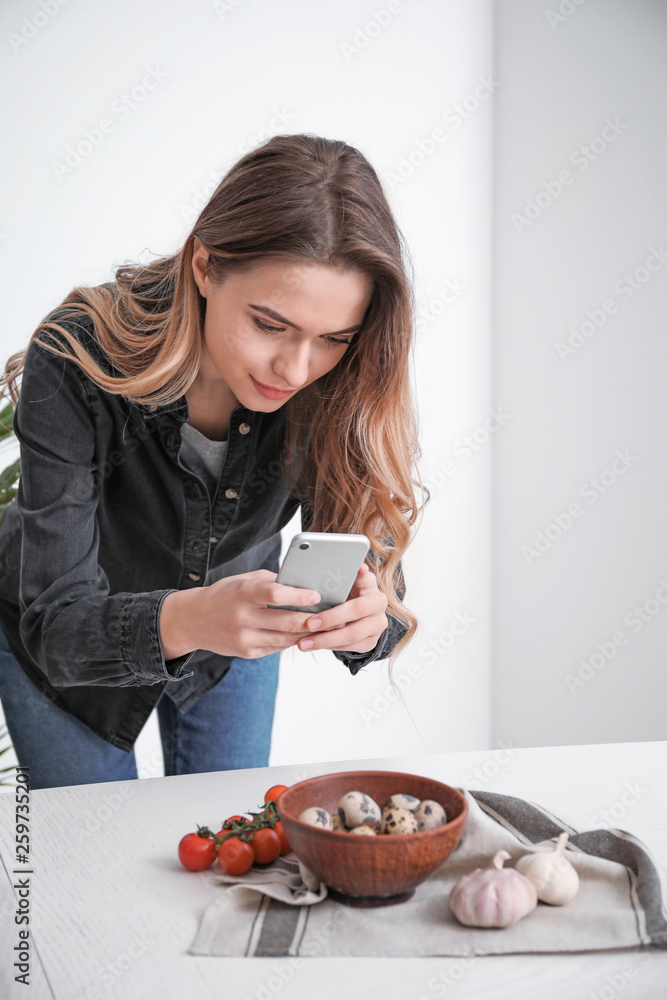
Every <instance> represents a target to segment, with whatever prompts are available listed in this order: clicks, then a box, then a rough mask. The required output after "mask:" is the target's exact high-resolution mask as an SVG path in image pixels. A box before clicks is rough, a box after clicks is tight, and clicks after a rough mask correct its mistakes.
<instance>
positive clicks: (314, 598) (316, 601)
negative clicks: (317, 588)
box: [308, 593, 320, 604]
mask: <svg viewBox="0 0 667 1000" xmlns="http://www.w3.org/2000/svg"><path fill="white" fill-rule="evenodd" d="M308 603H309V604H319V603H320V595H319V594H314V593H313V594H311V595H310V601H309V602H308Z"/></svg>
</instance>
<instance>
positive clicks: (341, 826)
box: [331, 813, 347, 833]
mask: <svg viewBox="0 0 667 1000" xmlns="http://www.w3.org/2000/svg"><path fill="white" fill-rule="evenodd" d="M331 823H332V827H331V829H332V830H340V832H341V833H345V832H346V831H347V827H346V826H345V823H343V821H342V819H341V818H340V816H339V815H338V813H333V814H332V816H331Z"/></svg>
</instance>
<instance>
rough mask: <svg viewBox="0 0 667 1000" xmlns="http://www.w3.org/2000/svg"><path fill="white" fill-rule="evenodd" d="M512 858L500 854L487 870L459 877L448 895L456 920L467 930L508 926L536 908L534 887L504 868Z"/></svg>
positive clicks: (501, 852)
mask: <svg viewBox="0 0 667 1000" xmlns="http://www.w3.org/2000/svg"><path fill="white" fill-rule="evenodd" d="M509 857H510V855H509V854H508V853H507V851H498V852H497V854H495V855H494V857H493V859H492V860H491V863H490V865H489V866H488V867H487V868H476V869H475V870H474V872H471V873H470V874H469V875H464V876H463V878H460V879H459V881H458V882H457V883H456V885H455V886H454V888H453V889H452V891H451V893H450V896H449V905H450V907H451V910H452V913H453V914H454V916H455V917H456V919H457V920H458V921H459V922H460V923H462V924H466V925H467V926H468V927H509V926H510V924H515V923H516V922H517V920H521V918H522V917H525V916H526V915H527V914H528V913H532V911H533V910H534V909H535V907H536V906H537V892H536V890H535V886H534V885H533V883H532V882H530V881H529V880H528V879H527V878H526V877H525V876H524V875H522V874H521V872H518V871H516V870H515V869H514V868H503V867H502V865H503V862H504V861H507V859H508V858H509Z"/></svg>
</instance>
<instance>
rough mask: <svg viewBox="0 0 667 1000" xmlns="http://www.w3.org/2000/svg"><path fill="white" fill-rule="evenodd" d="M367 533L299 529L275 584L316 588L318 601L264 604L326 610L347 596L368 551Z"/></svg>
mask: <svg viewBox="0 0 667 1000" xmlns="http://www.w3.org/2000/svg"><path fill="white" fill-rule="evenodd" d="M370 547H371V543H370V539H369V538H367V537H366V535H354V534H345V533H344V532H340V533H338V532H329V531H300V532H299V533H298V534H296V535H295V536H294V538H292V540H291V542H290V544H289V548H288V550H287V552H286V553H285V558H284V559H283V561H282V564H281V566H280V569H279V570H278V576H277V577H276V583H283V584H286V585H287V586H288V587H299V588H307V589H308V590H316V591H317V593H318V594H319V595H320V597H321V598H322V600H321V601H320V603H319V604H309V605H307V606H306V605H303V604H302V605H291V604H267V608H276V609H277V610H278V611H305V612H307V613H308V614H314V613H315V612H316V611H327V610H328V609H329V608H335V607H336V606H337V605H338V604H344V603H345V601H346V600H347V599H348V597H349V594H350V591H351V590H352V585H353V584H354V581H355V580H356V578H357V573H358V572H359V570H360V569H361V564H362V563H363V561H364V559H365V558H366V555H367V554H368V550H369V549H370Z"/></svg>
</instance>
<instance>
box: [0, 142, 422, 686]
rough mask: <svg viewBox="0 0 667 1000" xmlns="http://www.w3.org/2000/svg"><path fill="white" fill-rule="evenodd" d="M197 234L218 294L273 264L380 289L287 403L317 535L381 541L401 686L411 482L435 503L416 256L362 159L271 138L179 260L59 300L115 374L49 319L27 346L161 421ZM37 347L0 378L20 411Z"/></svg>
mask: <svg viewBox="0 0 667 1000" xmlns="http://www.w3.org/2000/svg"><path fill="white" fill-rule="evenodd" d="M195 237H198V238H199V239H200V240H201V242H202V244H203V246H204V248H205V249H206V250H208V251H209V254H210V256H209V258H208V262H207V270H208V274H209V275H210V277H211V279H212V280H213V281H214V282H215V281H216V280H219V281H223V280H224V278H225V277H226V276H227V275H229V274H231V273H238V272H241V271H247V270H250V269H252V268H253V267H254V266H256V265H257V264H259V263H262V262H266V261H268V260H278V261H291V262H295V263H301V264H303V263H306V264H317V265H324V266H329V267H334V268H336V269H338V270H342V271H347V270H353V271H358V272H360V273H362V274H364V275H367V276H368V277H369V278H370V279H371V280H372V281H373V294H372V298H371V302H370V305H369V307H368V310H367V313H366V316H365V319H364V322H363V325H362V328H361V330H360V331H359V332H358V333H357V334H356V335H355V336H354V338H353V339H352V342H351V344H350V347H348V349H347V350H346V351H345V353H344V355H343V357H342V358H341V360H340V361H339V362H338V363H337V364H336V365H335V366H334V368H332V369H331V370H330V371H329V372H327V373H326V374H325V375H324V376H322V377H321V378H319V379H317V380H316V381H315V382H313V383H311V384H310V385H308V386H306V387H305V388H304V389H302V390H301V391H299V392H298V393H295V394H294V396H292V397H291V398H290V399H289V400H288V401H287V403H286V404H285V411H286V437H285V456H286V457H285V466H284V472H285V477H286V483H287V484H288V488H289V490H290V492H291V494H292V495H293V496H295V497H297V498H298V499H300V500H301V501H302V502H303V503H304V504H305V509H307V510H308V512H309V513H310V514H312V519H311V521H310V524H309V526H308V527H309V530H312V531H342V532H360V533H362V534H365V535H367V536H368V538H369V539H370V541H371V548H370V551H369V555H368V557H367V560H366V561H367V563H368V565H369V568H370V569H372V570H373V572H374V573H375V575H376V578H377V583H378V588H379V589H380V590H382V592H383V593H384V594H385V595H386V597H387V601H388V606H387V609H386V610H387V613H389V612H392V613H393V614H394V616H395V617H396V618H397V619H398V620H399V621H400V622H402V623H403V624H404V625H406V626H407V632H406V634H405V636H404V637H403V638H402V639H401V641H400V642H399V643H398V645H397V646H396V648H395V650H394V651H393V653H392V654H391V655H390V659H389V676H390V678H391V675H392V666H393V663H394V660H395V659H396V657H397V656H398V655H399V653H400V652H401V650H402V649H403V648H404V647H405V646H406V645H407V643H409V642H410V640H411V639H412V637H413V635H414V634H415V632H416V631H417V627H418V621H417V619H416V617H415V616H414V615H413V614H412V613H411V612H410V611H409V610H408V608H407V607H406V606H405V605H404V604H403V603H402V602H401V600H400V598H399V597H398V595H397V593H396V589H397V587H399V586H401V585H402V584H403V583H404V580H403V578H402V576H401V574H400V570H399V567H398V562H399V559H400V558H401V556H402V555H403V553H404V551H405V550H406V548H407V546H408V545H409V543H410V541H411V538H410V534H411V531H410V529H411V528H412V527H413V525H414V524H415V521H416V518H417V514H418V511H419V510H420V509H421V508H420V507H418V506H417V501H416V498H415V494H414V490H413V486H415V485H419V487H420V489H421V491H422V493H425V494H426V495H427V501H428V499H430V495H429V491H428V489H427V488H426V487H425V486H424V485H423V484H422V481H421V477H420V476H419V471H418V467H417V461H418V459H419V458H420V457H421V449H420V447H419V443H418V428H417V415H416V410H415V407H414V404H413V399H412V391H411V386H410V374H409V358H410V350H411V345H412V340H413V328H414V297H413V290H412V285H411V282H410V281H409V280H408V277H407V274H406V262H407V261H408V260H409V255H408V251H407V248H406V246H405V241H404V239H403V236H402V234H401V232H400V230H399V228H398V226H397V224H396V222H395V220H394V218H393V216H392V213H391V209H390V207H389V204H388V202H387V199H386V197H385V194H384V192H383V190H382V186H381V184H380V181H379V179H378V177H377V174H376V173H375V171H374V169H373V167H372V166H371V165H370V163H369V162H368V161H367V159H366V158H365V157H364V156H363V154H362V153H361V152H360V151H359V150H358V149H355V148H354V147H352V146H349V145H347V144H346V143H345V142H342V141H339V140H330V139H324V138H322V137H320V136H316V135H312V134H310V133H307V134H302V135H277V136H274V137H273V138H271V139H269V140H267V141H266V142H264V143H262V144H261V145H260V146H258V147H257V148H255V149H254V150H252V151H251V152H249V153H247V154H245V155H244V156H243V157H241V159H239V160H238V161H237V162H236V163H235V164H234V166H232V168H231V169H230V170H229V171H228V172H227V173H226V174H225V176H224V177H223V178H222V180H221V181H220V184H219V185H218V187H217V188H216V190H215V191H214V192H213V194H212V195H211V198H210V200H209V202H208V204H207V205H206V206H205V207H204V209H203V210H202V212H201V214H200V215H199V218H198V219H197V221H196V223H195V225H194V227H193V229H192V231H191V232H190V234H189V236H188V237H187V239H186V240H185V243H184V245H183V247H182V249H181V250H180V251H179V252H178V253H175V254H172V255H171V256H167V257H162V258H160V259H158V260H155V261H154V262H152V263H149V264H146V265H139V264H131V265H127V264H125V265H122V266H120V267H118V268H117V269H116V272H115V289H114V290H112V289H111V288H108V287H105V286H104V285H99V286H92V287H91V286H77V287H76V288H74V289H73V290H72V291H71V292H70V293H69V295H67V297H66V298H65V299H64V300H63V303H62V307H64V306H70V307H71V309H70V312H69V313H68V314H67V315H66V316H65V317H63V318H69V317H70V316H72V317H77V316H78V317H80V316H82V315H86V316H88V317H90V318H92V320H93V321H94V324H95V331H96V338H97V340H98V341H99V343H100V344H101V346H102V347H103V349H104V352H105V353H106V355H107V356H108V358H109V359H110V361H111V362H112V364H113V366H114V368H115V369H116V370H117V371H118V372H119V374H118V376H115V375H109V374H108V373H107V372H105V371H104V370H103V369H102V368H100V367H99V365H98V364H97V363H96V362H95V361H94V360H93V359H92V357H91V356H90V355H89V353H88V352H87V351H86V350H85V348H84V347H83V346H82V345H81V344H80V343H79V342H78V341H77V340H76V339H75V338H74V337H73V336H72V335H71V334H70V333H69V332H68V331H67V330H66V329H64V328H63V327H62V326H61V325H59V324H58V323H56V322H54V321H51V322H49V321H47V320H46V319H45V320H43V321H42V322H41V323H40V324H39V326H38V327H37V329H36V330H35V331H34V333H33V334H32V337H31V338H30V342H29V344H28V347H29V346H30V343H32V341H33V340H34V339H35V338H36V337H37V335H38V334H39V333H40V332H42V331H43V330H46V331H48V330H49V329H55V330H57V331H58V332H59V333H61V334H62V335H63V336H64V337H65V338H66V339H67V341H68V342H69V344H70V345H71V348H72V352H73V353H72V354H70V353H69V352H64V351H62V350H59V349H58V348H57V347H56V346H55V345H54V344H52V343H45V342H44V341H42V340H38V343H39V344H41V345H42V346H43V347H45V348H47V349H49V350H51V351H53V352H54V353H56V354H59V355H61V356H63V357H67V358H71V359H72V360H73V361H74V362H75V363H76V364H78V365H79V366H80V368H82V369H83V371H84V372H85V373H86V375H88V377H89V378H90V379H91V380H92V381H93V382H94V383H95V384H96V385H97V386H99V387H100V388H101V389H103V390H105V391H106V392H109V393H112V394H116V395H122V396H124V397H126V398H127V399H129V400H131V401H133V402H135V403H143V404H145V405H147V406H149V408H150V409H151V410H153V409H155V407H156V406H157V405H162V404H165V403H170V402H173V401H175V400H176V399H178V398H179V397H180V396H182V395H183V394H184V393H185V392H186V390H187V389H188V388H189V387H190V386H191V385H192V383H193V382H194V380H195V377H196V375H197V372H198V370H199V364H200V358H201V351H202V332H203V319H204V309H205V299H203V298H202V296H201V295H200V293H199V289H198V287H197V284H196V282H195V279H194V275H193V272H192V256H193V251H194V241H195ZM59 308H60V307H59ZM28 347H26V348H25V350H23V351H19V352H17V353H16V354H12V355H11V357H10V358H9V359H8V361H7V363H6V365H5V375H4V377H3V378H0V386H1V385H2V384H6V386H7V389H8V391H9V396H10V398H11V400H12V402H13V404H14V405H16V403H17V402H18V397H19V390H18V388H17V380H18V377H19V375H20V373H21V371H22V369H23V365H24V361H25V355H26V353H27V350H28ZM297 470H298V471H297ZM413 470H414V472H415V473H416V474H417V477H418V478H417V479H413V478H412V474H413ZM422 506H424V505H422Z"/></svg>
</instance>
